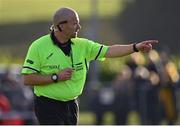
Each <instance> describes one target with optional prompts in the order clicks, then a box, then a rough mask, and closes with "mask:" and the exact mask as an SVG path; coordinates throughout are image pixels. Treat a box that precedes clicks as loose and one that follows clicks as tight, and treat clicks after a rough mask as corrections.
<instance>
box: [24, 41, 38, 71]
mask: <svg viewBox="0 0 180 126" xmlns="http://www.w3.org/2000/svg"><path fill="white" fill-rule="evenodd" d="M39 72H40V57H39V51H38V48H37V45H35V44H34V43H33V44H32V45H31V46H30V47H29V50H28V53H27V56H26V58H25V61H24V64H23V68H22V71H21V74H31V73H39Z"/></svg>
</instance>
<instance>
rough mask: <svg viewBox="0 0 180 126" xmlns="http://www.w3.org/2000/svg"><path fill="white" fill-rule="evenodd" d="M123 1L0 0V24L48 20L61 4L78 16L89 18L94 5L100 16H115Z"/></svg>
mask: <svg viewBox="0 0 180 126" xmlns="http://www.w3.org/2000/svg"><path fill="white" fill-rule="evenodd" d="M93 1H97V4H94V3H93ZM123 3H124V2H123V0H0V19H1V20H0V24H2V23H22V22H32V21H37V20H50V19H51V17H52V15H53V13H54V12H55V10H57V8H59V7H63V6H68V7H71V8H74V9H75V10H76V11H77V12H78V13H79V14H80V18H89V17H90V16H91V12H92V11H93V9H94V8H95V6H96V5H97V7H98V10H97V12H96V13H97V14H98V15H99V16H100V17H109V16H115V15H117V14H118V13H119V12H120V11H121V10H122V8H123Z"/></svg>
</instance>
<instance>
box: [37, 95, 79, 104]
mask: <svg viewBox="0 0 180 126" xmlns="http://www.w3.org/2000/svg"><path fill="white" fill-rule="evenodd" d="M34 98H35V99H40V100H46V101H49V102H58V103H63V104H68V103H72V102H76V101H77V99H74V100H69V101H60V100H56V99H52V98H48V97H45V96H36V95H34Z"/></svg>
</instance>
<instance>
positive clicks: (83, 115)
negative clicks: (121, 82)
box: [79, 111, 180, 125]
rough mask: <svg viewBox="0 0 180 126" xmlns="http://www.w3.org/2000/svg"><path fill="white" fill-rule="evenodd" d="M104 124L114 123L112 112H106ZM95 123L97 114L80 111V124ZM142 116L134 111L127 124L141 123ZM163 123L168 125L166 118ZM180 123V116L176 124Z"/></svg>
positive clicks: (129, 115) (130, 114)
mask: <svg viewBox="0 0 180 126" xmlns="http://www.w3.org/2000/svg"><path fill="white" fill-rule="evenodd" d="M103 119H104V121H103V124H104V125H114V115H113V113H112V112H107V113H105V115H104V117H103ZM94 123H95V115H94V114H93V113H92V112H80V117H79V124H80V125H93V124H94ZM140 124H141V123H140V118H139V115H138V113H137V112H135V111H132V112H130V113H129V114H128V120H127V125H140ZM160 124H161V125H167V121H166V120H162V121H161V123H160ZM179 124H180V117H179V118H178V119H177V121H176V123H175V125H179Z"/></svg>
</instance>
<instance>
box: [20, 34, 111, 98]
mask: <svg viewBox="0 0 180 126" xmlns="http://www.w3.org/2000/svg"><path fill="white" fill-rule="evenodd" d="M71 41H72V44H71V48H72V58H73V67H74V72H73V74H72V77H71V79H70V80H67V81H59V82H57V83H52V84H49V85H45V86H34V93H35V94H36V95H37V96H45V97H48V98H52V99H56V100H61V101H68V100H73V99H75V98H77V97H78V96H79V95H80V94H81V93H82V90H83V87H84V84H85V80H86V73H87V68H88V67H89V62H90V61H92V60H96V59H97V60H101V59H103V58H104V56H105V53H106V51H107V50H108V46H104V45H101V44H99V43H96V42H93V41H90V40H88V39H84V38H73V39H71ZM65 68H72V59H71V57H70V56H66V55H65V54H64V53H63V51H62V50H61V49H60V48H59V47H58V46H57V45H55V44H54V43H53V41H52V39H51V37H50V35H45V36H43V37H41V38H39V39H37V40H36V41H34V42H33V43H32V44H31V46H30V48H29V50H28V53H27V56H26V59H25V62H24V65H23V69H22V74H32V73H39V74H42V75H48V74H52V73H59V72H60V71H61V70H63V69H65Z"/></svg>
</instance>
